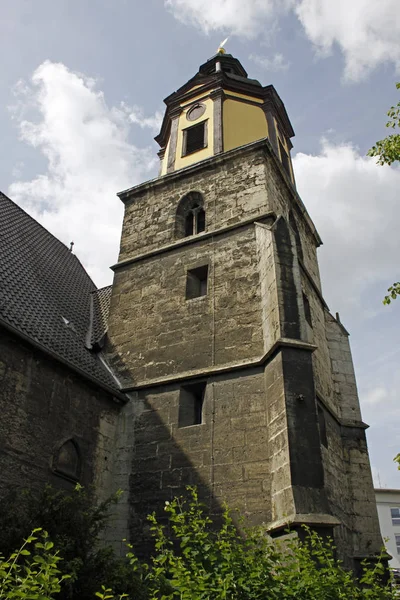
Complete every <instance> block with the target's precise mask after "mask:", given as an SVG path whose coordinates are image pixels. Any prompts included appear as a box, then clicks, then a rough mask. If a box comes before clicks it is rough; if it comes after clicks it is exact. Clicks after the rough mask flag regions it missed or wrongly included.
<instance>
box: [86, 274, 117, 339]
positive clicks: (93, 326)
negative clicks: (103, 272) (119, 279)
mask: <svg viewBox="0 0 400 600" xmlns="http://www.w3.org/2000/svg"><path fill="white" fill-rule="evenodd" d="M111 292H112V285H109V286H107V287H104V288H100V289H99V290H94V291H93V292H91V294H90V304H91V306H90V324H89V331H88V337H87V345H89V347H91V348H93V347H98V348H101V347H102V346H103V343H104V338H105V335H106V333H107V329H108V313H109V312H110V302H111Z"/></svg>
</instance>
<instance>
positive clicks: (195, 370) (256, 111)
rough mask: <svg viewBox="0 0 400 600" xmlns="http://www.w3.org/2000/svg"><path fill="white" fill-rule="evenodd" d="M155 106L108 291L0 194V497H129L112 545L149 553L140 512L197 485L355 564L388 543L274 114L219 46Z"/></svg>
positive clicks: (266, 90)
mask: <svg viewBox="0 0 400 600" xmlns="http://www.w3.org/2000/svg"><path fill="white" fill-rule="evenodd" d="M165 103H166V111H165V115H164V119H163V122H162V126H161V131H160V133H159V135H158V136H157V137H156V141H157V142H158V143H159V145H160V151H159V157H160V171H159V176H158V177H157V178H156V179H154V180H152V181H149V182H145V183H143V184H140V185H138V186H136V187H134V188H131V189H128V190H124V191H122V192H120V193H119V194H118V196H119V198H120V201H122V202H123V203H124V206H125V215H124V221H123V227H122V236H121V247H120V254H119V259H118V262H117V264H115V265H113V266H112V269H113V271H114V282H113V285H112V286H110V287H109V288H104V289H102V290H97V289H96V287H95V286H94V284H93V283H92V282H91V280H90V278H89V277H88V276H87V274H86V273H85V271H84V269H83V267H82V265H80V263H79V261H78V260H77V258H76V257H75V256H74V255H73V254H72V253H71V252H69V249H68V248H66V247H65V246H64V245H63V244H61V242H58V240H55V238H53V236H51V234H49V233H48V232H46V231H45V230H44V229H43V228H41V226H40V225H38V224H37V223H36V222H35V221H34V220H33V219H31V217H29V216H28V215H27V214H26V213H24V212H23V211H22V210H21V209H19V208H18V207H16V206H15V205H14V204H13V203H12V202H11V200H9V199H8V198H6V197H5V196H0V214H1V215H2V216H1V219H0V234H1V237H0V244H1V266H0V284H1V289H0V330H1V341H0V385H1V389H0V407H1V411H2V412H1V415H2V416H1V423H0V452H1V454H0V461H1V465H0V466H1V471H0V492H1V491H2V490H3V489H5V488H7V485H8V484H9V482H10V481H11V482H14V483H19V484H20V485H21V486H23V485H25V486H26V485H34V484H35V482H36V483H37V482H43V481H48V480H51V481H52V483H53V484H55V485H61V486H63V487H66V488H68V486H71V485H73V484H74V482H76V481H80V482H81V483H82V484H87V483H91V482H93V483H94V484H95V485H96V488H97V490H98V494H99V496H105V495H107V494H108V493H111V492H112V491H115V490H116V489H118V488H121V489H123V490H124V492H125V493H124V496H123V499H122V501H121V502H120V504H119V505H118V507H117V509H116V514H115V515H114V521H113V526H112V528H110V531H109V532H108V538H109V539H110V540H111V541H113V542H114V543H115V544H118V543H120V542H121V540H122V538H124V537H129V539H130V540H131V541H132V542H133V543H134V544H135V545H137V546H138V547H140V548H145V547H146V544H147V542H148V535H149V534H148V525H147V521H146V515H147V514H148V513H150V512H152V511H155V512H156V513H157V514H158V515H160V516H162V515H163V507H164V504H165V502H166V501H168V500H171V498H173V497H174V496H176V495H180V494H185V490H186V486H188V485H192V486H193V485H195V486H197V488H198V490H199V494H200V497H201V498H202V500H203V502H204V503H205V504H206V505H207V506H208V508H209V510H210V512H211V513H212V514H214V515H218V513H219V512H220V510H221V507H222V504H223V503H224V502H227V503H228V505H229V506H230V507H231V508H232V509H237V510H238V511H239V513H240V514H242V515H243V516H245V517H246V522H247V524H249V525H252V524H262V523H263V524H265V525H266V527H267V529H268V531H269V532H270V534H271V535H272V536H274V537H277V536H281V535H284V534H285V533H286V531H287V529H288V528H290V529H291V530H293V531H297V532H300V531H301V525H302V524H307V525H309V526H310V527H312V528H314V529H317V530H318V531H320V532H321V533H323V534H329V535H332V536H333V537H334V540H335V543H336V545H337V547H338V552H339V554H340V555H341V557H342V558H343V559H344V560H345V563H346V564H347V565H348V566H352V567H357V566H358V564H359V562H360V561H361V560H363V559H364V558H365V557H367V556H371V555H374V554H376V553H378V552H379V550H380V548H381V545H382V540H381V537H380V533H379V524H378V519H377V513H376V505H375V497H374V491H373V484H372V477H371V470H370V464H369V457H368V450H367V445H366V438H365V429H366V428H367V425H366V424H365V423H363V421H362V418H361V413H360V406H359V400H358V395H357V387H356V381H355V375H354V369H353V364H352V358H351V352H350V346H349V342H348V333H347V331H346V329H345V328H344V327H343V325H342V324H341V322H340V320H339V319H338V317H336V318H335V317H334V316H333V315H332V314H331V313H330V311H329V309H328V307H327V305H326V302H325V301H324V298H323V295H322V291H321V282H320V276H319V269H318V260H317V248H318V246H319V245H320V244H321V239H320V237H319V235H318V232H317V231H316V228H315V226H314V224H313V222H312V220H311V218H310V216H309V215H308V212H307V210H306V208H305V205H304V204H303V202H302V200H301V198H300V197H299V195H298V194H297V192H296V184H295V179H294V173H293V169H292V163H291V156H290V152H291V148H292V143H291V138H292V137H293V136H294V132H293V129H292V126H291V124H290V120H289V117H288V115H287V112H286V110H285V107H284V104H283V103H282V101H281V99H280V98H279V96H278V94H277V92H276V90H275V89H274V87H273V86H272V85H268V86H262V85H261V84H260V83H259V82H258V81H256V80H254V79H250V78H249V77H248V75H247V73H246V71H245V69H244V68H243V66H242V65H241V63H240V62H239V60H237V59H236V58H234V57H233V56H231V55H230V54H226V53H225V51H224V49H223V48H220V49H219V51H218V53H217V54H216V55H215V56H214V57H212V58H211V59H210V60H208V61H207V62H206V63H204V64H203V65H201V67H200V68H199V71H198V73H197V74H196V75H195V76H194V77H193V78H192V79H191V80H189V81H188V82H187V83H185V84H184V85H183V86H182V87H181V88H180V89H178V91H176V92H174V93H172V94H171V95H170V96H168V97H167V98H166V100H165ZM112 201H113V199H112V198H110V202H112ZM22 232H24V234H23V235H22Z"/></svg>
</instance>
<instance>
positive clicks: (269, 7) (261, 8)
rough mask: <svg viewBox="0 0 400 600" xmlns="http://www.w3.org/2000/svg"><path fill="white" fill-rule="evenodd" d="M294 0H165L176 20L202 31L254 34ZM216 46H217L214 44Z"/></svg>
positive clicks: (240, 34) (242, 34)
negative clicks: (244, 0) (217, 0)
mask: <svg viewBox="0 0 400 600" xmlns="http://www.w3.org/2000/svg"><path fill="white" fill-rule="evenodd" d="M292 1H293V0H247V1H246V2H243V1H242V0H220V1H219V2H215V1H214V0H203V1H202V2H198V0H164V4H165V6H166V7H167V8H169V9H170V11H171V12H172V14H173V15H174V17H175V18H177V19H178V20H180V21H182V22H184V23H188V24H191V25H195V26H196V27H200V28H201V29H202V30H203V31H204V32H205V33H210V32H211V31H223V32H227V33H229V34H235V35H238V36H242V37H246V38H254V37H256V36H257V35H259V34H261V33H263V32H264V31H265V27H266V22H268V21H273V20H274V19H275V18H276V16H277V15H279V14H280V13H281V12H284V11H285V9H287V8H288V7H289V6H290V5H291V4H292ZM215 50H217V48H215Z"/></svg>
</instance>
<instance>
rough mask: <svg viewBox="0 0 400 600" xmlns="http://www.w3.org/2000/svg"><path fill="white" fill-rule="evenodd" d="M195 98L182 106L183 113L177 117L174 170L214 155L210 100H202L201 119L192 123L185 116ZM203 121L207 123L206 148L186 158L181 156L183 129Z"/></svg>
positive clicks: (211, 103) (211, 102) (211, 104)
mask: <svg viewBox="0 0 400 600" xmlns="http://www.w3.org/2000/svg"><path fill="white" fill-rule="evenodd" d="M196 100H197V98H193V99H192V100H191V101H190V102H189V103H186V104H185V105H184V106H183V112H182V114H181V115H180V117H179V126H178V143H177V146H176V157H175V169H182V168H183V167H188V166H189V165H193V164H194V163H196V162H199V160H204V159H205V158H208V157H209V156H212V155H213V154H214V144H213V135H214V118H213V105H214V103H213V101H212V100H211V98H206V99H205V100H204V99H203V100H202V104H204V105H205V107H206V110H205V112H204V114H203V115H202V117H201V118H200V119H198V120H196V121H194V122H193V123H191V122H190V121H188V120H187V118H186V115H187V112H188V110H189V109H190V108H191V106H193V102H195V101H196ZM204 121H206V122H207V146H206V147H205V148H203V149H202V150H198V151H197V152H193V154H188V155H187V156H183V132H184V130H185V129H187V128H189V127H191V126H192V125H199V124H200V123H203V122H204Z"/></svg>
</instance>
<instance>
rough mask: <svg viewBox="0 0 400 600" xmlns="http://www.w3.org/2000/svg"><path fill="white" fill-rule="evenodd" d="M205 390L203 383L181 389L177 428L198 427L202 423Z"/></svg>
mask: <svg viewBox="0 0 400 600" xmlns="http://www.w3.org/2000/svg"><path fill="white" fill-rule="evenodd" d="M205 389H206V382H205V381H203V382H201V383H193V384H191V385H184V386H182V387H181V390H180V394H179V417H178V427H189V426H190V425H200V424H201V423H202V422H203V404H204V394H205Z"/></svg>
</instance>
